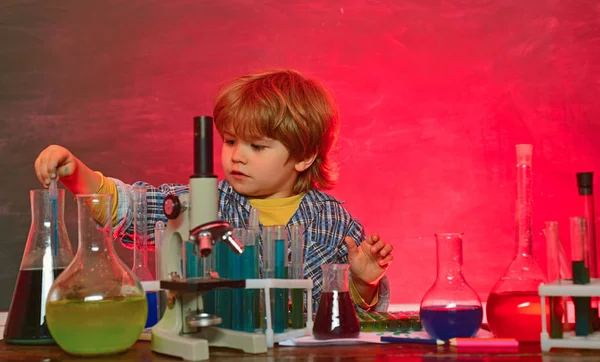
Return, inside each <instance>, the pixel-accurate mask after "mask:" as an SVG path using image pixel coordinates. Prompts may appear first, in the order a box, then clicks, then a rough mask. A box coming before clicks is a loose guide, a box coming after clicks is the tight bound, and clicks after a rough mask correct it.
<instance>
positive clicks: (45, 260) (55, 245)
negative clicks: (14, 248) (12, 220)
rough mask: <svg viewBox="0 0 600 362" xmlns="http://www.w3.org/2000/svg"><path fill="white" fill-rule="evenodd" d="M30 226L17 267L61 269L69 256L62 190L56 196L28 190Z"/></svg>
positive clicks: (70, 252) (69, 249)
mask: <svg viewBox="0 0 600 362" xmlns="http://www.w3.org/2000/svg"><path fill="white" fill-rule="evenodd" d="M29 196H30V202H31V227H30V229H29V235H28V236H27V244H26V246H25V252H24V254H23V260H22V261H21V269H32V268H33V269H35V268H46V267H52V268H61V267H66V266H67V265H69V263H70V262H71V260H72V259H73V251H72V249H71V242H70V241H69V236H68V235H67V229H66V227H65V223H64V208H65V190H64V189H58V190H57V195H56V199H54V198H52V197H51V196H50V193H49V192H48V190H31V191H30V193H29Z"/></svg>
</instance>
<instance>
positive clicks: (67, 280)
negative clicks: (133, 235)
mask: <svg viewBox="0 0 600 362" xmlns="http://www.w3.org/2000/svg"><path fill="white" fill-rule="evenodd" d="M111 198H112V195H93V194H92V195H77V211H78V226H79V244H78V249H77V254H76V255H75V258H74V259H73V261H72V262H71V264H69V266H68V267H67V268H66V269H65V271H64V272H62V273H61V275H60V276H59V277H58V278H57V279H56V280H55V281H54V284H53V285H52V288H50V292H48V301H47V302H46V314H47V319H48V329H49V330H50V333H52V336H53V337H54V339H55V340H56V343H58V345H59V346H60V347H61V348H62V349H63V350H65V351H66V352H68V353H70V354H74V355H81V356H93V355H106V354H114V353H119V352H123V351H125V350H127V349H129V348H130V347H131V346H132V345H133V344H134V343H135V342H136V341H137V339H138V337H139V336H140V333H141V332H142V329H143V328H144V325H145V324H146V318H147V316H148V303H147V301H146V296H145V293H144V290H143V289H142V286H141V284H140V282H139V281H138V280H137V278H136V277H135V275H134V274H133V272H132V271H131V269H129V268H128V267H127V266H126V265H125V264H124V263H123V261H122V260H121V259H120V258H119V256H118V255H117V254H116V253H115V250H114V247H113V232H112V220H111V215H112V212H111V205H112V201H111Z"/></svg>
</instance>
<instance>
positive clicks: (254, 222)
mask: <svg viewBox="0 0 600 362" xmlns="http://www.w3.org/2000/svg"><path fill="white" fill-rule="evenodd" d="M248 229H250V230H252V232H253V233H254V245H255V249H254V250H255V254H256V265H255V267H256V274H255V277H256V278H260V268H259V265H260V252H259V250H260V245H261V243H260V210H259V209H258V208H256V207H253V208H251V209H250V215H249V217H248ZM262 293H263V291H262V290H256V292H255V293H251V294H252V295H254V313H255V317H254V323H255V324H254V328H255V329H257V330H260V329H262V322H263V319H262V318H261V315H262V314H263V312H262V309H261V306H262V303H261V296H262ZM262 299H263V300H264V296H263V297H262ZM248 328H249V327H248Z"/></svg>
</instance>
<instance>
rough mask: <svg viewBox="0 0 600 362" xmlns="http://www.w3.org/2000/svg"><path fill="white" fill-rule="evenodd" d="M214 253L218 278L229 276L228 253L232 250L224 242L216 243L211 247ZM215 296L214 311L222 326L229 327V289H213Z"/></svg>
mask: <svg viewBox="0 0 600 362" xmlns="http://www.w3.org/2000/svg"><path fill="white" fill-rule="evenodd" d="M213 252H214V253H215V259H214V260H215V264H216V265H215V268H216V271H217V273H218V274H219V278H230V276H229V253H232V254H233V251H231V249H229V246H227V244H226V243H216V244H215V245H214V247H213ZM215 293H216V295H217V298H216V305H215V307H216V310H217V311H216V313H217V316H219V317H221V320H222V322H221V325H220V327H222V328H227V329H230V328H231V289H220V290H215Z"/></svg>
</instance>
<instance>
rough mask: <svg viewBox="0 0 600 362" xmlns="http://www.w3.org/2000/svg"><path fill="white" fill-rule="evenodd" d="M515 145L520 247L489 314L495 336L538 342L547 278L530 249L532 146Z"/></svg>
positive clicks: (490, 303) (491, 298) (494, 292)
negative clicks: (543, 285)
mask: <svg viewBox="0 0 600 362" xmlns="http://www.w3.org/2000/svg"><path fill="white" fill-rule="evenodd" d="M516 148H517V167H516V171H517V182H516V184H517V199H516V205H515V206H516V207H515V221H516V226H517V247H516V252H515V256H514V258H513V259H512V261H511V262H510V264H509V265H508V268H507V269H506V271H505V272H504V274H503V275H502V276H501V277H500V279H499V280H498V281H497V282H496V284H495V285H494V287H493V288H492V290H491V292H490V295H489V297H488V301H487V305H486V315H487V320H488V324H489V326H490V329H491V330H492V332H493V333H494V335H495V336H496V337H499V338H514V339H516V340H518V341H519V342H539V340H540V333H541V331H542V323H541V322H540V321H541V303H540V296H539V294H538V287H539V285H540V284H541V283H543V282H545V277H544V273H543V272H542V270H541V269H540V267H539V265H538V263H537V261H536V260H535V259H534V257H533V255H532V252H531V245H532V239H531V215H532V189H531V179H532V169H531V157H532V149H533V146H532V145H527V144H522V145H517V147H516ZM547 314H548V312H547ZM546 317H548V315H547V316H546Z"/></svg>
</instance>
